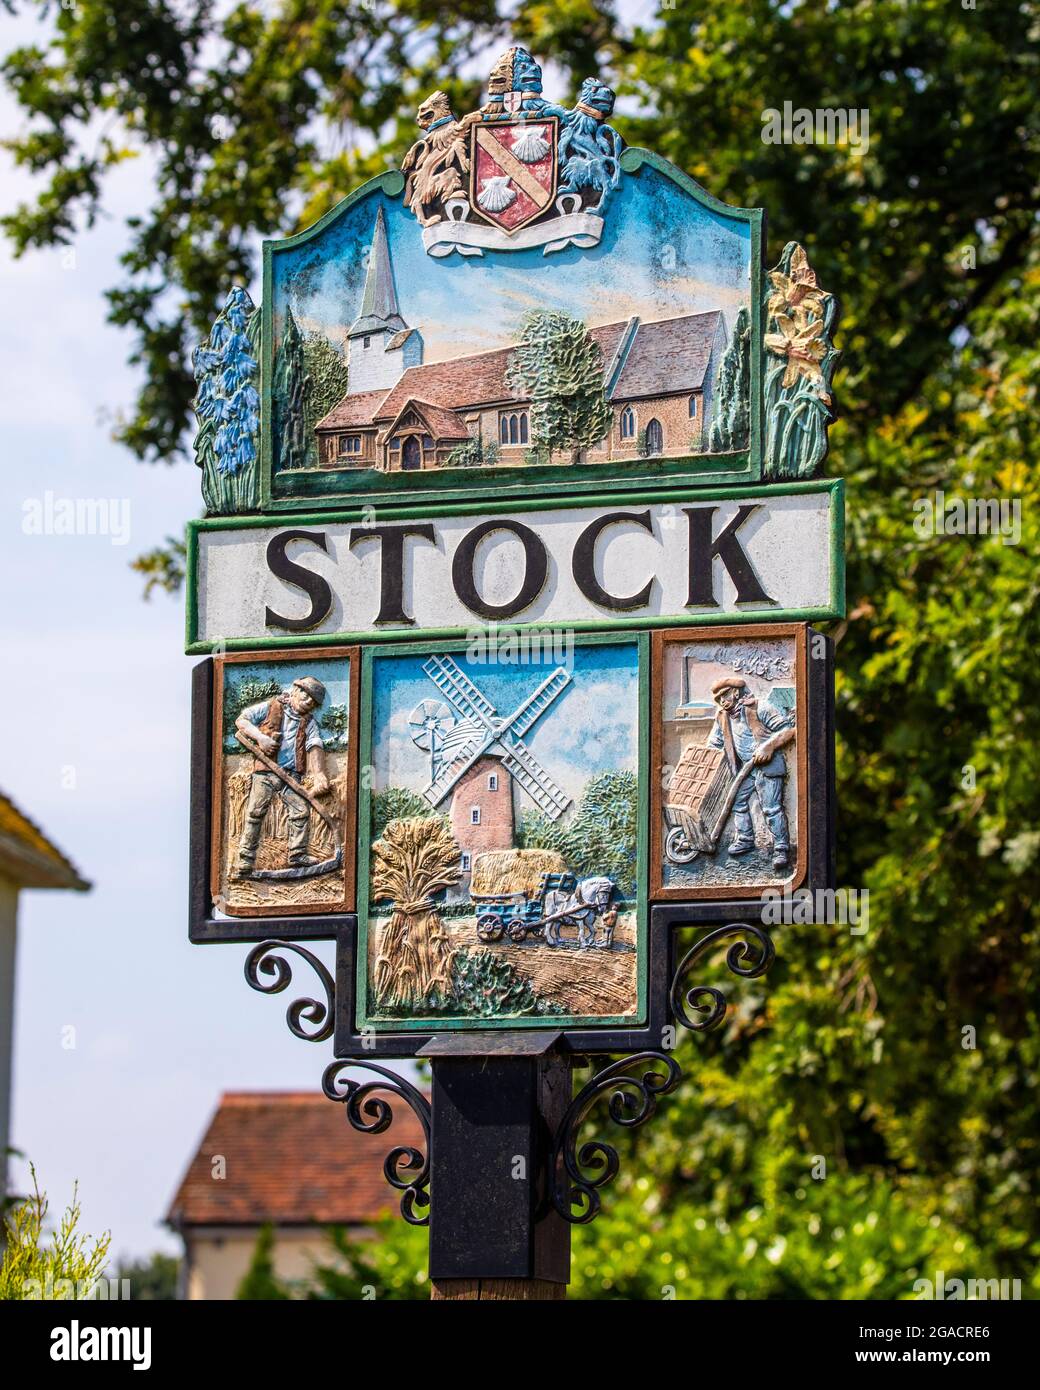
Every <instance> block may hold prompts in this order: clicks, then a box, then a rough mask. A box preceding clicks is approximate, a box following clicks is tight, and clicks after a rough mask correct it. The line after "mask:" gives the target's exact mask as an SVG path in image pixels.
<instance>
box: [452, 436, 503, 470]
mask: <svg viewBox="0 0 1040 1390" xmlns="http://www.w3.org/2000/svg"><path fill="white" fill-rule="evenodd" d="M500 453H501V449H500V447H499V444H498V441H497V440H496V439H485V438H484V436H483V435H482V434H478V435H477V437H476V439H471V440H469V442H468V443H466V444H459V445H458V446H457V447H456V448H454V449H452V451H451V453H450V454H449V455H448V457H447V458H446V459H445V460H444V465H445V467H446V468H492V467H494V465H495V464H496V463H497V462H498V459H499V455H500Z"/></svg>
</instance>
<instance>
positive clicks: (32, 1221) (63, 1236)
mask: <svg viewBox="0 0 1040 1390" xmlns="http://www.w3.org/2000/svg"><path fill="white" fill-rule="evenodd" d="M30 1172H31V1174H32V1184H33V1190H32V1192H31V1193H30V1194H29V1196H28V1197H26V1198H25V1199H24V1201H22V1202H18V1203H16V1204H15V1205H14V1206H12V1207H11V1208H10V1210H9V1211H8V1212H7V1214H6V1222H5V1230H6V1243H5V1244H4V1247H3V1261H2V1262H0V1300H3V1299H13V1300H25V1299H40V1298H42V1299H83V1298H89V1297H90V1296H91V1291H92V1289H93V1288H94V1285H95V1284H96V1283H97V1282H98V1280H99V1279H101V1278H102V1276H103V1275H104V1272H105V1260H106V1258H107V1256H108V1248H109V1245H110V1243H111V1236H110V1235H109V1234H108V1233H107V1232H106V1233H105V1235H103V1236H97V1237H95V1236H90V1235H87V1234H85V1233H84V1232H81V1231H79V1230H78V1229H77V1228H78V1226H79V1218H80V1205H79V1201H78V1198H77V1189H76V1188H73V1191H72V1201H71V1202H70V1203H69V1205H68V1206H67V1207H66V1208H65V1211H64V1213H63V1214H62V1217H61V1220H60V1221H59V1222H58V1225H57V1228H56V1229H55V1230H54V1231H53V1232H52V1233H51V1235H50V1239H49V1240H48V1239H47V1237H46V1235H45V1231H44V1228H45V1225H46V1219H47V1210H48V1205H49V1204H48V1201H47V1196H46V1194H45V1193H42V1192H41V1191H40V1186H39V1183H38V1182H37V1179H36V1169H35V1168H33V1167H32V1166H31V1165H30Z"/></svg>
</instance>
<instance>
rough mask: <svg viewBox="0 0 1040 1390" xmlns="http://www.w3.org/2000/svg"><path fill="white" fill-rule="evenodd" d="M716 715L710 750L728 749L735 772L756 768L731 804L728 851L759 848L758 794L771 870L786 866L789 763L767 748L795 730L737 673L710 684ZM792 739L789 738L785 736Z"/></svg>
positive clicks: (709, 745) (778, 750) (733, 852)
mask: <svg viewBox="0 0 1040 1390" xmlns="http://www.w3.org/2000/svg"><path fill="white" fill-rule="evenodd" d="M711 693H712V697H713V698H714V700H715V704H716V707H717V713H716V715H715V723H714V724H713V725H712V730H711V733H710V734H709V735H708V747H709V748H722V749H725V752H726V759H727V761H728V763H729V767H730V771H731V772H733V773H736V772H737V771H738V769H739V768H740V767H741V766H742V765H743V764H744V763H746V762H748V761H749V760H750V761H751V763H752V764H753V765H754V767H753V771H752V772H751V773H750V774H749V775H748V776H747V777H745V778H744V780H743V781H742V782H741V784H740V789H739V790H738V792H737V795H736V799H735V801H734V802H733V839H732V840H731V841H730V843H729V845H728V847H727V848H728V851H729V853H730V854H733V855H740V854H747V853H748V852H749V851H750V850H753V849H754V848H755V833H754V826H753V824H752V820H751V796H752V793H753V792H756V791H757V792H758V799H759V802H760V804H761V806H762V814H763V815H764V816H765V820H766V825H767V826H768V827H769V833H770V835H771V836H772V839H773V868H774V869H776V870H778V871H779V870H780V869H785V868H786V867H787V863H788V859H789V857H790V852H791V840H790V835H789V832H788V828H787V816H786V815H785V814H784V779H785V777H786V776H787V761H786V759H785V758H784V755H783V753H782V752H781V751H780V749H779V748H773V749H772V750H771V749H769V748H767V747H765V744H766V743H767V741H768V740H769V739H770V738H771V737H772V735H773V734H776V733H779V732H780V731H781V730H790V732H791V736H792V737H793V735H794V729H793V726H792V724H791V721H790V720H788V719H786V718H785V717H784V716H783V715H782V714H781V713H779V711H777V710H774V709H772V708H771V707H770V706H769V705H763V706H762V708H761V709H759V707H758V700H757V699H756V697H755V696H754V695H752V694H751V693H750V692H749V691H748V688H747V682H746V681H744V680H741V678H740V677H739V676H726V677H725V678H724V679H723V680H719V681H716V682H715V684H714V685H713V686H712V687H711ZM785 741H789V740H785Z"/></svg>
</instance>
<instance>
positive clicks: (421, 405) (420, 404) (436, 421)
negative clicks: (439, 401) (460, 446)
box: [387, 400, 470, 439]
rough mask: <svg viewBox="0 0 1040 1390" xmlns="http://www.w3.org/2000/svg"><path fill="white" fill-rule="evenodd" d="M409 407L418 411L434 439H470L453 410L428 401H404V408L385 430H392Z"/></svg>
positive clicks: (463, 422) (462, 421)
mask: <svg viewBox="0 0 1040 1390" xmlns="http://www.w3.org/2000/svg"><path fill="white" fill-rule="evenodd" d="M409 407H412V408H414V409H415V410H416V411H418V413H419V414H420V415H421V416H422V418H423V419H424V420H425V421H426V423H427V424H428V425H429V427H430V434H431V435H433V437H434V439H468V438H469V437H470V436H469V430H468V429H467V428H466V423H465V421H464V420H462V419H461V418H460V417H459V416H458V415H456V414H455V412H454V410H448V409H447V408H446V407H445V406H443V405H433V404H432V402H430V401H416V400H407V401H405V403H404V406H403V407H402V409H401V410H400V411H399V412H398V414H397V415H396V416H395V417H394V420H393V421H391V423H390V425H388V426H387V428H388V429H390V428H392V427H393V425H394V424H396V423H397V420H398V419H400V417H401V416H402V415H405V414H407V412H408V409H409Z"/></svg>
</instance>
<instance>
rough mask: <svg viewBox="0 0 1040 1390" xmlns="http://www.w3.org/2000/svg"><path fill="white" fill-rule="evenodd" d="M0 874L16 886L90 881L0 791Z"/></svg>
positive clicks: (82, 887) (77, 885)
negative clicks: (82, 876) (81, 875)
mask: <svg viewBox="0 0 1040 1390" xmlns="http://www.w3.org/2000/svg"><path fill="white" fill-rule="evenodd" d="M0 876H2V877H4V878H8V879H10V880H11V882H12V883H16V884H17V885H18V887H19V888H74V889H77V890H78V891H79V892H86V891H87V889H89V888H90V884H89V883H88V882H87V881H86V879H84V878H81V877H80V874H79V871H78V870H77V868H76V866H75V865H74V864H73V863H72V862H71V861H70V860H69V859H66V857H65V855H64V854H62V852H61V850H60V849H58V847H57V846H56V845H54V844H52V843H51V842H50V840H48V839H47V836H46V835H45V834H44V833H43V831H42V830H41V829H40V828H39V826H37V825H34V824H33V822H32V821H31V820H30V819H29V817H28V816H26V815H24V814H23V813H22V812H21V811H19V809H18V807H17V806H16V805H15V804H14V802H13V801H12V800H11V799H10V797H8V796H5V795H4V794H3V792H0Z"/></svg>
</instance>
